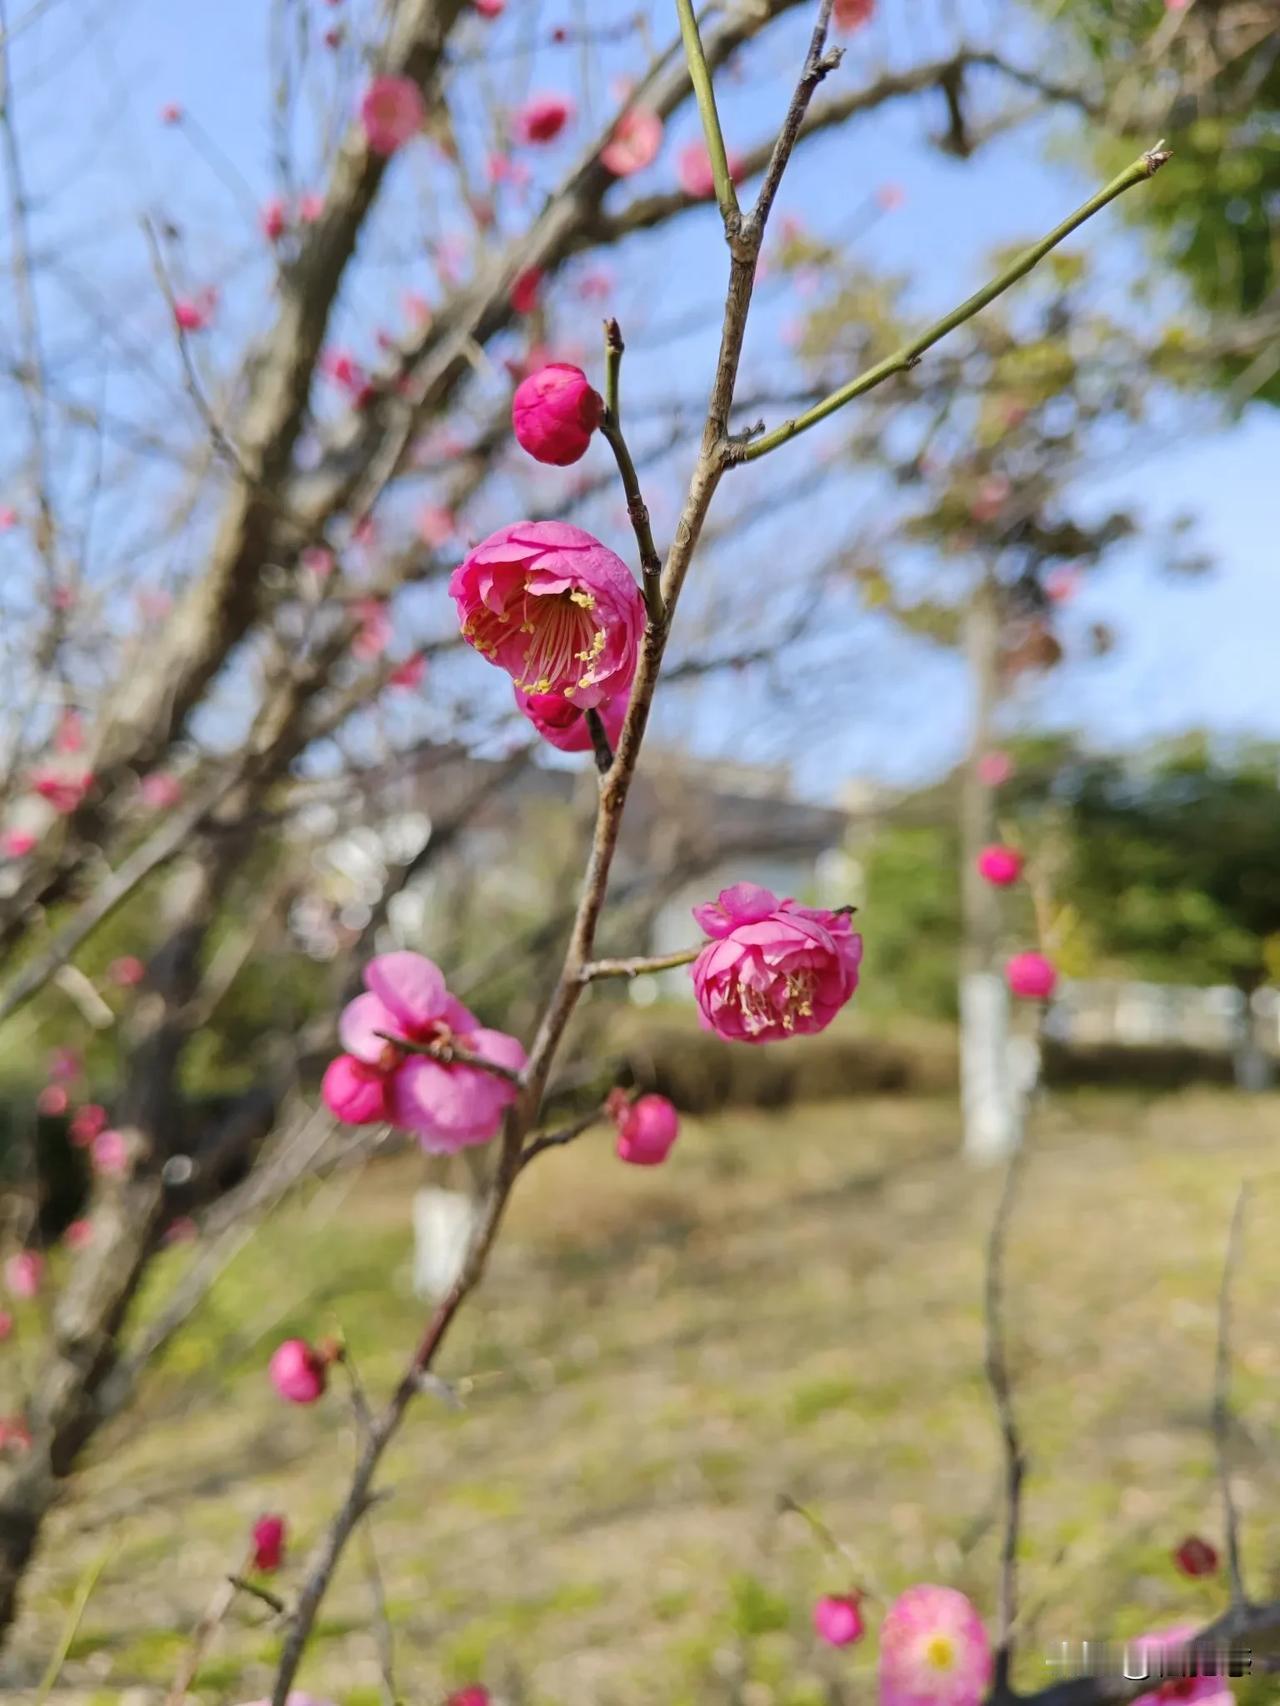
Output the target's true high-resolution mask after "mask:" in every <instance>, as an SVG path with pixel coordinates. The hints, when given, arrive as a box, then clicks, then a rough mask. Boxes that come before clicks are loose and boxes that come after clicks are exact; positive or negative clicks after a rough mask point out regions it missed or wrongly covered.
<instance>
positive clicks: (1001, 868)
mask: <svg viewBox="0 0 1280 1706" xmlns="http://www.w3.org/2000/svg"><path fill="white" fill-rule="evenodd" d="M978 874H979V876H981V877H982V878H983V880H984V881H985V882H988V883H991V884H992V885H993V886H994V887H996V888H998V889H1004V888H1008V887H1009V885H1010V884H1011V883H1016V882H1017V880H1018V878H1019V877H1020V876H1021V875H1022V855H1021V853H1019V852H1018V850H1017V848H1016V847H1002V846H998V845H997V846H992V847H984V848H983V849H982V851H981V853H979V855H978Z"/></svg>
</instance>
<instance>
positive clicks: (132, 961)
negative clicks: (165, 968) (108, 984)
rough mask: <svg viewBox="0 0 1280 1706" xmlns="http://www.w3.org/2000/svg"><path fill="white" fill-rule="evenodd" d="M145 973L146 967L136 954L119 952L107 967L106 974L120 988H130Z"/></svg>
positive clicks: (140, 980) (137, 982)
mask: <svg viewBox="0 0 1280 1706" xmlns="http://www.w3.org/2000/svg"><path fill="white" fill-rule="evenodd" d="M146 975H147V968H146V966H145V965H143V963H142V961H141V960H140V959H139V958H138V956H137V955H136V954H121V955H120V957H119V959H115V960H112V962H111V964H110V965H109V966H108V967H107V976H108V977H109V978H110V979H111V981H112V983H114V984H116V985H118V986H119V988H121V989H132V988H133V987H134V986H135V985H136V984H139V983H141V982H142V980H143V978H144V977H145V976H146Z"/></svg>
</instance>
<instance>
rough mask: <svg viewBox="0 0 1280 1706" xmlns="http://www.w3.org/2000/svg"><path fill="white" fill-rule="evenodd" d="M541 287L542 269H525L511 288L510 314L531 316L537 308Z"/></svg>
mask: <svg viewBox="0 0 1280 1706" xmlns="http://www.w3.org/2000/svg"><path fill="white" fill-rule="evenodd" d="M541 287H542V268H541V267H526V268H525V270H524V271H523V272H522V273H520V274H519V275H518V276H517V278H516V280H515V282H514V283H513V284H512V286H511V295H510V298H509V300H510V303H511V308H512V312H513V313H516V314H532V313H533V311H534V309H535V308H536V307H537V306H538V292H539V290H540V289H541Z"/></svg>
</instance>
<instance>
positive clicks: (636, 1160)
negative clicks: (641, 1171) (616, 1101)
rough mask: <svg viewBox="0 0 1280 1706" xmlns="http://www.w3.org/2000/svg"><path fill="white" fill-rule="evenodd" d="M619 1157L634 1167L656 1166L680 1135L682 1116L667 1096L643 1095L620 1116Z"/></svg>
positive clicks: (667, 1153) (621, 1111)
mask: <svg viewBox="0 0 1280 1706" xmlns="http://www.w3.org/2000/svg"><path fill="white" fill-rule="evenodd" d="M615 1117H616V1119H617V1125H618V1142H617V1154H618V1159H619V1160H620V1161H629V1162H630V1163H631V1165H632V1166H633V1167H657V1166H658V1165H660V1163H661V1162H663V1161H665V1160H666V1158H667V1156H668V1155H669V1154H670V1153H671V1146H672V1144H673V1143H674V1142H675V1140H676V1138H677V1137H678V1136H679V1135H680V1116H679V1114H677V1112H676V1110H675V1106H674V1104H673V1103H671V1102H669V1101H668V1100H667V1098H666V1097H665V1096H640V1097H638V1098H637V1099H636V1100H635V1101H634V1102H632V1103H630V1104H629V1105H628V1106H625V1107H623V1108H621V1109H620V1110H619V1111H618V1113H617V1115H616V1116H615Z"/></svg>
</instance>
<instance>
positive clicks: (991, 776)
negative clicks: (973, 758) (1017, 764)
mask: <svg viewBox="0 0 1280 1706" xmlns="http://www.w3.org/2000/svg"><path fill="white" fill-rule="evenodd" d="M1012 775H1013V760H1012V759H1011V758H1010V757H1009V754H1008V753H1007V752H984V753H983V754H982V756H981V758H979V760H978V780H979V781H980V782H981V783H982V785H983V786H984V787H986V788H1000V787H1003V785H1004V784H1005V783H1006V782H1007V781H1008V780H1009V778H1010V777H1011V776H1012Z"/></svg>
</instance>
